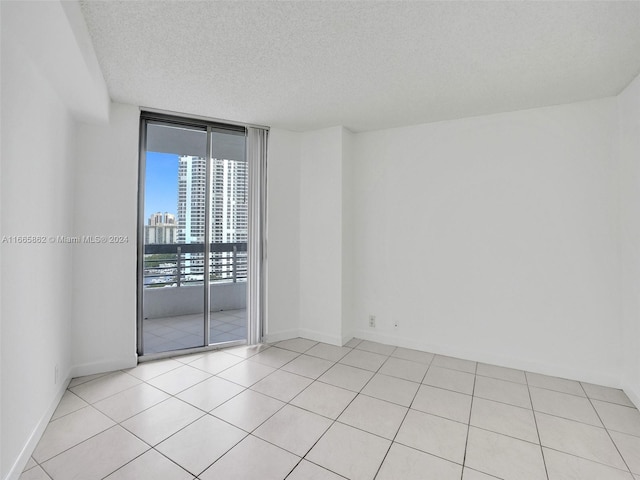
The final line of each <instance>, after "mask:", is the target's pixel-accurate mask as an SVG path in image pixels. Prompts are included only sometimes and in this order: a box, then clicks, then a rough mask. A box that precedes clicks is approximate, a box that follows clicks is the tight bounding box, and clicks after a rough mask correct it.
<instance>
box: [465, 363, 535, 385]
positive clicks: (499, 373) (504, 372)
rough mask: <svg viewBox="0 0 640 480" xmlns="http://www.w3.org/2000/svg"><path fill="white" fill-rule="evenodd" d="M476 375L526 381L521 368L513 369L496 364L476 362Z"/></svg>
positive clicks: (519, 381) (511, 380) (518, 381)
mask: <svg viewBox="0 0 640 480" xmlns="http://www.w3.org/2000/svg"><path fill="white" fill-rule="evenodd" d="M476 374H477V375H482V376H483V377H491V378H498V379H500V380H507V381H509V382H516V383H524V384H526V383H527V377H525V375H524V372H523V371H522V370H514V369H513V368H506V367H498V366H497V365H487V364H486V363H478V369H477V371H476Z"/></svg>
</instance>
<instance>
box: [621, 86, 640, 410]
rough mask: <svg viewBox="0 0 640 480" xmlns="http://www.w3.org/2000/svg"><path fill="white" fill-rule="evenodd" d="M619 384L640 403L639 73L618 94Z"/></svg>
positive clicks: (637, 403)
mask: <svg viewBox="0 0 640 480" xmlns="http://www.w3.org/2000/svg"><path fill="white" fill-rule="evenodd" d="M618 109H619V122H620V211H621V222H620V241H621V260H622V261H621V265H622V300H623V303H622V305H623V312H622V317H623V325H622V330H621V332H620V334H621V336H622V339H623V342H624V343H623V346H624V358H623V360H624V368H623V369H622V370H621V373H622V376H623V379H622V382H623V386H624V389H625V391H626V392H627V395H629V396H630V397H631V398H632V399H633V400H634V402H635V404H636V405H638V406H640V77H638V78H636V79H635V80H634V81H633V82H632V83H631V85H629V86H628V87H627V88H626V89H625V91H624V92H622V94H620V95H619V96H618Z"/></svg>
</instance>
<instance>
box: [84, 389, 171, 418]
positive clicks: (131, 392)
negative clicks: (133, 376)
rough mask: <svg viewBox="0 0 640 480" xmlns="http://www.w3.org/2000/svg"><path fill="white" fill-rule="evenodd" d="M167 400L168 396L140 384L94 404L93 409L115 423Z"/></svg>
mask: <svg viewBox="0 0 640 480" xmlns="http://www.w3.org/2000/svg"><path fill="white" fill-rule="evenodd" d="M167 398H169V395H168V394H166V393H165V392H163V391H162V390H158V389H157V388H155V387H152V386H150V385H148V384H146V383H141V384H139V385H136V386H135V387H131V388H130V389H128V390H125V391H123V392H120V393H116V394H115V395H112V396H110V397H107V398H105V399H104V400H100V401H99V402H96V403H95V404H94V407H95V408H97V409H98V410H100V411H101V412H102V413H104V414H105V415H107V416H108V417H110V418H112V419H113V420H115V421H116V422H122V421H124V420H126V419H127V418H129V417H133V416H134V415H137V414H138V413H140V412H142V411H143V410H146V409H147V408H149V407H153V406H154V405H156V404H158V403H160V402H162V401H163V400H166V399H167Z"/></svg>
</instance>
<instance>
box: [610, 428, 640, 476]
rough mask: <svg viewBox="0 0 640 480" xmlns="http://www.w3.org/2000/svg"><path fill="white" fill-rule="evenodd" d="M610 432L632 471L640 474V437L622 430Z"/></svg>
mask: <svg viewBox="0 0 640 480" xmlns="http://www.w3.org/2000/svg"><path fill="white" fill-rule="evenodd" d="M609 433H610V434H611V438H612V439H613V443H615V444H616V446H617V447H618V451H619V452H620V454H621V455H622V458H623V459H624V461H625V462H626V463H627V466H628V467H629V469H630V470H631V472H633V473H635V474H637V475H640V437H636V436H635V435H627V434H626V433H620V432H609Z"/></svg>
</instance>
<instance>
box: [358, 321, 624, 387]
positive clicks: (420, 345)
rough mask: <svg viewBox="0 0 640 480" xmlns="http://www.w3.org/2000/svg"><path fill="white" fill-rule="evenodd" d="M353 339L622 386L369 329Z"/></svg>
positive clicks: (603, 376)
mask: <svg viewBox="0 0 640 480" xmlns="http://www.w3.org/2000/svg"><path fill="white" fill-rule="evenodd" d="M354 336H355V337H357V338H362V339H364V340H370V341H373V342H380V343H386V344H388V345H394V346H396V347H404V348H411V349H414V350H421V351H425V352H431V353H436V354H439V355H448V356H451V357H456V358H463V359H465V360H472V361H476V362H483V363H488V364H491V365H498V366H501V367H507V368H514V369H517V370H525V371H527V372H533V373H540V374H543V375H550V376H554V377H561V378H567V379H571V380H577V381H581V382H588V383H594V384H597V385H603V386H606V387H613V388H621V387H622V385H621V383H620V382H621V380H620V378H618V377H616V376H614V375H611V374H607V373H603V372H593V371H589V370H579V369H575V368H571V367H563V366H561V365H556V364H552V363H544V362H536V361H530V360H523V359H522V358H517V357H509V356H506V355H496V354H494V353H489V352H482V351H469V350H464V349H459V348H456V347H455V346H442V345H431V344H429V343H426V342H423V341H420V340H415V339H407V338H401V337H395V336H393V335H389V334H384V333H378V332H371V331H369V330H357V331H356V332H354Z"/></svg>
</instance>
